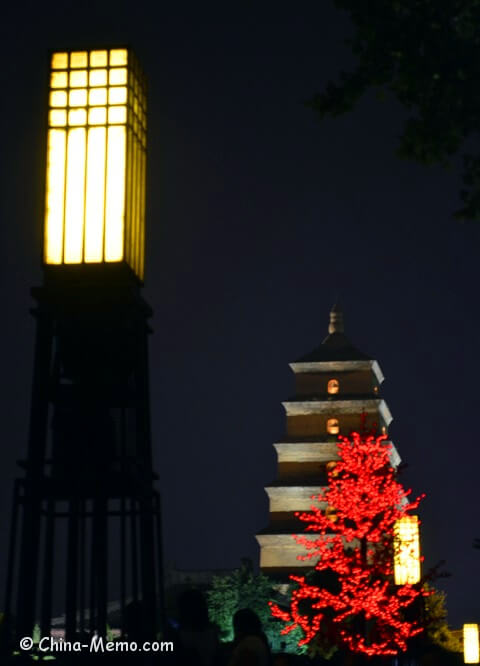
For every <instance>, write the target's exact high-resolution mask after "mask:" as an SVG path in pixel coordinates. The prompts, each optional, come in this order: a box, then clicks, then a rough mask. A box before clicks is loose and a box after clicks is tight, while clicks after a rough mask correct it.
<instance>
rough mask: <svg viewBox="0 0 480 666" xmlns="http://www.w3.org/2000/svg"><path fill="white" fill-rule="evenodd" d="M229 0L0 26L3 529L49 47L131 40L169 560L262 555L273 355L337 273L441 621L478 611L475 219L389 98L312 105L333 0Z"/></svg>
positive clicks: (21, 441) (24, 414)
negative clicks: (144, 130)
mask: <svg viewBox="0 0 480 666" xmlns="http://www.w3.org/2000/svg"><path fill="white" fill-rule="evenodd" d="M225 4H226V5H228V10H227V9H225V8H224V9H223V10H222V11H221V12H220V13H219V12H218V11H217V9H214V7H213V5H210V6H209V5H208V4H204V3H201V4H200V3H191V4H182V5H181V6H179V8H178V9H167V8H164V5H163V4H162V3H151V4H149V3H145V2H135V3H133V2H132V3H128V4H127V3H125V2H123V3H118V2H115V3H113V2H102V3H92V2H88V3H84V4H82V5H81V6H80V5H79V4H78V3H71V2H63V3H55V4H51V3H48V4H45V3H37V2H29V3H17V4H16V5H15V6H14V7H13V6H11V7H10V9H7V10H6V11H7V15H6V16H4V17H3V19H2V21H1V22H0V39H1V43H2V45H3V64H2V69H1V83H2V93H3V94H2V98H3V102H2V105H1V106H0V113H1V114H2V124H1V128H2V130H1V131H2V134H3V138H2V148H1V169H2V172H1V180H0V182H1V188H2V192H1V198H0V206H1V208H0V215H1V225H0V234H1V236H0V253H1V255H0V270H1V271H2V273H1V285H0V286H1V290H2V291H1V298H2V308H3V317H2V322H3V327H2V336H3V343H2V345H1V347H0V367H1V369H2V402H1V405H2V410H3V416H2V424H3V427H2V432H1V435H2V453H1V462H0V469H1V477H0V481H1V483H0V501H1V514H0V516H1V523H0V529H1V532H0V534H1V538H2V543H4V544H5V543H6V536H7V530H8V524H9V513H10V500H11V490H12V482H13V478H14V476H15V475H16V474H17V469H16V466H15V461H16V460H17V459H19V458H21V457H23V455H24V452H25V450H26V435H27V424H28V412H29V402H30V384H31V373H32V361H33V342H34V322H33V319H32V317H31V316H30V315H29V312H28V310H29V307H31V304H32V302H31V299H30V296H29V289H30V287H31V286H32V285H38V284H40V283H41V279H42V277H41V267H40V236H41V227H42V221H43V220H42V216H43V201H42V188H43V177H44V176H43V174H44V163H43V159H44V158H43V150H44V142H45V135H44V123H45V108H46V81H47V78H46V71H47V57H46V51H47V49H48V48H61V47H63V46H67V47H70V46H71V47H76V46H97V45H98V46H101V45H104V44H108V43H112V42H127V43H130V44H131V45H132V46H133V47H134V48H135V50H136V52H137V54H138V55H139V57H140V59H141V61H142V63H143V65H144V69H145V71H146V73H147V76H148V81H149V138H148V142H149V163H148V195H147V214H148V219H147V223H148V232H147V273H146V284H145V289H144V294H145V297H146V298H147V300H148V301H149V302H150V303H151V305H152V306H153V309H154V311H155V316H154V322H153V324H154V329H155V332H154V335H153V336H152V337H151V342H150V359H151V399H152V416H153V423H152V426H153V445H154V451H155V460H156V468H157V471H158V472H159V474H160V477H161V480H160V488H161V490H162V494H163V501H164V533H165V549H166V559H167V562H168V564H169V565H171V566H177V567H179V568H191V569H195V568H199V569H201V568H233V567H235V566H237V565H238V564H239V561H240V557H241V556H243V555H248V556H251V557H252V558H254V559H257V558H258V547H257V545H256V541H255V539H254V534H255V533H256V532H257V531H258V530H259V529H261V528H262V527H263V526H265V524H266V523H267V516H268V505H267V497H266V495H265V493H264V491H263V487H264V486H265V485H266V484H268V483H269V482H270V481H271V480H272V479H273V477H274V475H275V456H274V449H273V446H272V443H273V442H274V441H277V440H279V439H281V438H282V436H283V435H284V432H285V420H284V414H283V410H282V407H281V401H282V400H285V399H287V398H288V397H289V396H290V395H291V394H292V393H293V375H292V373H291V371H290V369H289V367H288V363H289V362H291V361H294V360H295V359H296V358H298V357H299V356H301V355H303V354H305V353H306V352H308V351H310V350H311V349H312V348H313V347H315V346H316V345H317V344H318V343H319V342H320V341H321V339H323V337H324V336H325V334H326V327H327V322H328V311H329V309H330V306H331V305H332V303H333V301H334V299H335V297H336V294H337V293H339V294H340V300H341V303H342V305H343V307H344V310H345V318H346V333H347V335H348V336H349V337H350V338H351V340H352V341H353V342H354V344H356V346H358V347H359V348H360V349H362V350H363V351H365V352H367V353H369V354H371V355H372V356H373V357H374V358H376V359H377V360H378V361H379V363H380V366H381V367H382V370H383V372H384V374H385V377H386V381H385V383H384V385H383V396H384V397H385V398H386V400H387V402H388V405H389V407H390V409H391V411H392V413H393V415H394V422H393V424H392V426H391V429H390V434H391V436H392V439H393V441H394V442H395V444H396V446H397V449H398V451H399V453H400V455H401V456H402V458H403V460H404V461H405V462H407V463H408V469H407V470H406V472H405V474H404V477H403V481H404V483H405V484H406V485H408V486H411V487H413V491H414V493H420V492H426V494H427V499H426V500H425V502H424V504H423V509H422V512H421V515H422V519H423V528H422V529H423V532H422V546H423V550H424V553H425V556H426V564H427V565H432V564H434V563H435V562H437V561H438V560H440V559H446V560H447V569H448V570H449V571H450V572H451V573H452V574H453V575H452V577H451V578H449V579H447V580H442V581H440V582H439V586H440V587H442V588H443V589H445V590H446V591H447V594H448V608H449V616H450V621H451V622H452V624H454V625H456V626H458V625H460V624H461V623H462V622H466V621H472V619H475V618H477V619H478V617H479V610H480V609H479V602H478V599H479V598H480V590H479V589H478V580H479V578H478V570H479V566H480V552H479V551H475V550H473V549H472V547H471V542H472V540H473V538H474V537H475V536H480V515H479V514H480V511H479V504H478V500H477V493H478V478H479V477H478V475H479V471H478V470H479V464H480V455H479V442H478V433H477V414H478V382H479V376H480V358H479V341H478V329H479V313H478V305H477V302H478V296H477V294H478V288H479V285H480V275H479V272H480V268H479V261H478V257H479V253H480V228H479V227H478V226H475V225H460V224H459V223H457V222H455V221H454V220H453V219H452V217H451V213H452V211H453V210H455V207H456V206H458V200H457V195H458V190H459V188H460V177H459V164H458V163H456V164H454V165H453V168H452V169H451V170H450V171H449V172H445V171H442V170H441V169H440V168H424V167H420V166H417V165H413V164H411V163H406V162H400V161H399V160H398V159H397V158H396V157H395V156H394V149H395V145H396V138H397V136H398V134H399V133H400V131H401V127H402V122H403V120H404V119H405V113H404V111H403V110H402V109H401V108H400V107H399V106H398V105H397V104H396V103H395V102H394V101H391V100H390V101H389V100H387V101H385V102H379V101H377V100H376V98H375V96H374V95H373V94H371V95H367V96H366V97H365V98H364V99H363V100H362V101H361V103H360V104H359V106H358V108H357V109H356V110H355V112H354V113H352V114H350V115H348V116H345V117H343V118H340V119H336V120H328V121H324V122H322V123H320V122H318V121H317V120H316V118H315V117H314V115H313V114H312V112H311V111H310V110H308V109H307V108H305V106H304V105H303V102H304V101H305V100H307V99H308V98H309V96H311V95H312V94H313V93H314V92H316V91H321V90H322V89H323V87H324V86H325V84H326V83H327V81H328V80H329V79H331V78H335V77H336V75H337V74H338V73H339V71H340V70H341V69H342V68H344V69H346V68H348V67H349V66H350V65H351V64H352V56H351V55H350V52H349V49H348V47H347V46H346V45H345V44H344V40H345V39H346V38H347V37H348V36H349V35H350V34H351V31H352V28H351V26H350V24H349V22H348V19H347V17H346V16H345V15H344V14H342V13H341V12H339V11H337V10H336V9H335V8H334V7H333V6H332V5H331V3H330V2H321V3H318V2H317V3H311V4H310V3H300V4H298V5H295V7H296V9H294V5H293V4H291V3H289V5H288V9H282V8H281V7H279V6H278V4H277V3H275V5H274V4H273V3H272V4H266V3H260V4H261V5H262V6H261V8H259V7H258V6H257V5H256V4H255V3H249V4H247V3H246V4H245V5H244V7H245V8H244V9H236V10H233V8H232V7H233V5H230V3H225ZM99 6H100V9H99ZM0 555H1V561H0V565H1V570H0V575H1V579H0V580H1V581H3V580H4V569H5V558H6V547H5V546H4V548H2V551H1V553H0ZM2 585H3V582H2Z"/></svg>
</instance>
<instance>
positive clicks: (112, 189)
mask: <svg viewBox="0 0 480 666" xmlns="http://www.w3.org/2000/svg"><path fill="white" fill-rule="evenodd" d="M47 152H48V158H47V186H46V205H45V229H44V263H45V264H47V265H57V266H58V265H65V264H104V263H125V264H127V265H128V266H130V268H131V269H132V270H133V272H134V273H135V275H136V276H137V277H138V278H139V279H140V280H143V273H144V255H145V249H144V245H145V173H146V171H145V167H146V96H145V79H144V76H143V74H142V72H141V70H140V67H139V65H138V62H137V60H136V58H135V56H134V55H133V53H132V51H131V50H129V49H124V48H121V49H120V48H116V49H103V50H102V49H96V50H90V51H62V52H58V53H53V54H52V59H51V70H50V95H49V112H48V151H47Z"/></svg>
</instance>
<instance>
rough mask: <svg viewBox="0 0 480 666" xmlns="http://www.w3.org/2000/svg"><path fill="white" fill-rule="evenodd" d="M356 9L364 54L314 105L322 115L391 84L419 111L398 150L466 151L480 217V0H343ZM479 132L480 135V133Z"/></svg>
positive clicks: (420, 153)
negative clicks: (479, 147)
mask: <svg viewBox="0 0 480 666" xmlns="http://www.w3.org/2000/svg"><path fill="white" fill-rule="evenodd" d="M335 4H336V5H337V6H338V7H339V8H341V9H344V10H346V11H348V12H349V13H350V16H351V19H352V22H353V24H354V26H355V35H354V37H353V39H352V40H351V41H350V42H349V43H350V45H351V47H352V50H353V52H354V54H355V55H356V56H357V59H358V60H357V67H356V69H355V70H354V71H353V72H348V73H345V72H343V73H342V74H341V76H340V82H339V83H332V82H330V83H329V84H328V85H327V87H326V89H325V91H324V92H323V93H321V94H317V95H315V96H314V97H313V99H312V100H311V101H310V103H309V105H310V106H311V107H312V108H313V109H315V111H317V112H318V113H319V115H320V116H321V117H324V116H326V115H331V116H337V115H340V114H343V113H346V112H347V111H351V110H352V108H353V107H354V105H355V103H356V102H357V101H358V100H359V98H360V97H361V96H362V95H363V93H364V92H365V91H366V90H368V89H370V88H372V87H373V88H376V89H377V90H378V91H379V93H380V94H381V92H382V91H389V92H390V93H392V94H393V95H394V96H395V97H396V98H397V100H398V101H399V102H400V103H401V104H402V105H403V106H404V107H405V108H406V109H407V110H408V111H409V112H410V113H411V115H410V117H409V118H408V120H407V122H406V124H405V127H404V129H403V133H402V134H401V136H400V140H399V146H398V155H399V156H400V157H403V158H407V159H411V160H414V161H416V162H419V163H422V164H441V165H443V166H448V165H449V163H450V160H451V158H452V157H453V156H454V155H457V154H463V184H464V187H463V189H462V190H461V193H460V196H461V199H462V202H463V206H462V208H461V209H460V210H458V211H457V212H456V213H455V217H457V218H459V219H463V220H467V219H470V220H472V219H476V220H478V219H480V154H478V153H477V152H476V151H473V154H472V153H467V152H465V148H464V147H463V144H464V142H465V139H467V138H468V137H477V133H478V131H479V129H480V88H479V86H478V81H479V80H480V0H398V1H390V2H385V0H335ZM477 138H478V137H477Z"/></svg>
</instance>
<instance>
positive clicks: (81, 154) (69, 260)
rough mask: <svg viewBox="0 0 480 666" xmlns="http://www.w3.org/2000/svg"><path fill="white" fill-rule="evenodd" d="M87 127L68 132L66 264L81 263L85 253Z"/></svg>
mask: <svg viewBox="0 0 480 666" xmlns="http://www.w3.org/2000/svg"><path fill="white" fill-rule="evenodd" d="M85 148H86V146H85V129H84V128H83V127H81V128H78V129H72V130H70V131H69V133H68V148H67V192H66V197H65V258H64V261H65V263H66V264H79V263H80V262H81V261H82V253H83V211H84V202H85Z"/></svg>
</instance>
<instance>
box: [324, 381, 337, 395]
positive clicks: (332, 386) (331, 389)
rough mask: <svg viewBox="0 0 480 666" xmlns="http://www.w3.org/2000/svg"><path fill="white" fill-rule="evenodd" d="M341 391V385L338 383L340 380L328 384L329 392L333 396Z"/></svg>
mask: <svg viewBox="0 0 480 666" xmlns="http://www.w3.org/2000/svg"><path fill="white" fill-rule="evenodd" d="M339 390H340V384H339V383H338V379H330V380H329V381H328V384H327V392H328V393H330V394H332V395H333V394H335V393H338V392H339Z"/></svg>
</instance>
